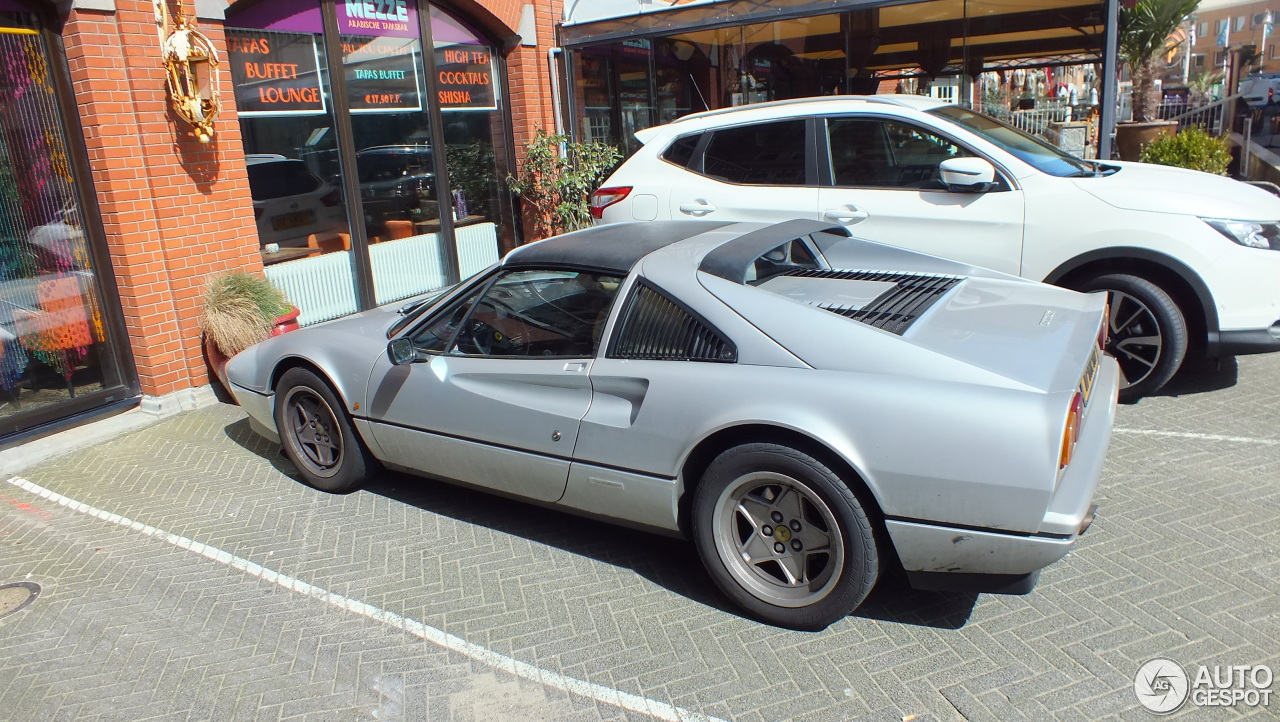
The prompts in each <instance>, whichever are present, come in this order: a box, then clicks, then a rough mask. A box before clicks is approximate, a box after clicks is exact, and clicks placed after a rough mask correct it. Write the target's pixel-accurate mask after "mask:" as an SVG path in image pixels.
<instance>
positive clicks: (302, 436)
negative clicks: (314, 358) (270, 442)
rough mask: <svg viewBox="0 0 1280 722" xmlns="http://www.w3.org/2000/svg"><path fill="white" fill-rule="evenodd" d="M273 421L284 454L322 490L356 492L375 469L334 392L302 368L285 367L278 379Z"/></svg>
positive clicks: (369, 455)
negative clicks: (285, 369)
mask: <svg viewBox="0 0 1280 722" xmlns="http://www.w3.org/2000/svg"><path fill="white" fill-rule="evenodd" d="M275 420H276V430H277V431H278V432H279V434H280V443H281V445H282V446H283V447H284V453H285V456H287V457H289V461H292V462H293V465H294V466H296V467H297V468H298V472H299V473H300V474H301V475H302V479H303V481H306V482H307V483H308V484H310V485H312V486H314V487H315V488H317V489H320V490H321V491H329V492H333V493H335V494H345V493H347V492H350V491H355V490H356V489H358V488H360V486H361V485H363V484H364V482H365V481H367V480H368V479H369V477H370V475H371V474H372V472H373V471H374V469H375V468H376V466H377V461H376V460H375V459H374V458H373V456H372V455H371V454H370V453H369V451H368V449H366V448H365V446H364V443H363V442H362V441H361V440H360V438H359V437H358V436H357V435H356V431H355V429H354V428H352V426H351V419H350V418H348V416H347V412H346V409H344V408H343V406H342V403H341V402H339V401H338V397H337V394H335V393H334V392H333V389H331V388H330V387H329V384H327V383H325V381H324V380H323V379H321V378H320V377H319V376H317V375H316V374H314V373H312V372H311V371H309V370H307V369H304V368H294V369H289V370H288V371H286V372H285V374H284V376H282V377H281V378H280V383H279V384H277V385H276V403H275Z"/></svg>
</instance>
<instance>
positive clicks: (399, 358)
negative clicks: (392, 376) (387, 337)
mask: <svg viewBox="0 0 1280 722" xmlns="http://www.w3.org/2000/svg"><path fill="white" fill-rule="evenodd" d="M387 358H389V359H391V363H392V364H394V365H396V366H403V365H404V364H411V363H413V362H414V361H417V360H418V349H416V348H414V346H413V339H410V338H405V337H403V336H401V337H400V338H393V339H391V341H390V342H389V343H387Z"/></svg>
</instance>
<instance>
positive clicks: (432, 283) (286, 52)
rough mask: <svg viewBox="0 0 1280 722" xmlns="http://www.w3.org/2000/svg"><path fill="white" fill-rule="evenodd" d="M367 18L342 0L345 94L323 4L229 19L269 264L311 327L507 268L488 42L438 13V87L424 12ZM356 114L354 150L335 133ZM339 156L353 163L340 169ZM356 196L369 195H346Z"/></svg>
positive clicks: (414, 6)
mask: <svg viewBox="0 0 1280 722" xmlns="http://www.w3.org/2000/svg"><path fill="white" fill-rule="evenodd" d="M371 7H372V6H371V5H369V4H368V3H364V2H358V1H357V0H337V2H336V7H335V11H336V13H337V18H338V31H339V35H338V39H337V45H338V47H339V49H340V57H341V77H342V79H343V85H344V86H345V89H346V90H345V93H343V94H342V96H341V97H337V96H335V94H334V90H333V83H331V82H330V80H329V69H328V68H327V66H326V62H325V58H326V53H325V49H326V45H325V35H324V29H323V23H322V20H321V15H320V8H319V5H318V3H316V2H315V0H299V2H290V3H277V2H259V3H257V4H255V5H251V6H249V7H247V8H244V9H242V10H240V11H238V12H235V13H233V14H232V16H231V17H229V18H228V21H227V24H228V29H227V37H228V49H229V54H230V56H231V57H230V63H229V65H230V66H231V70H232V73H233V79H234V81H235V85H236V94H237V103H238V106H239V108H240V111H241V112H240V115H241V128H242V135H243V137H244V143H245V152H246V159H247V162H248V165H249V180H250V185H251V186H252V188H251V191H252V193H253V197H254V206H255V212H256V213H257V217H258V235H259V241H260V243H261V245H262V253H263V262H264V264H266V273H267V277H268V278H270V279H271V280H272V281H273V282H274V283H276V284H277V285H278V286H280V287H282V288H283V289H284V290H285V292H286V294H288V295H289V297H290V300H291V301H292V302H293V303H294V304H296V305H297V306H298V307H299V308H300V309H302V316H301V319H300V320H301V322H302V323H304V324H306V323H314V322H317V321H322V320H325V319H328V318H334V317H336V316H341V315H344V314H348V313H352V312H354V311H356V310H359V308H360V307H361V305H362V304H361V302H360V301H359V300H358V299H360V298H366V299H367V298H368V297H369V296H372V299H373V302H374V303H376V304H384V303H391V302H394V301H398V300H401V299H404V298H408V297H412V296H416V295H420V294H423V293H426V292H429V291H432V290H435V289H437V288H440V287H441V286H444V285H446V284H447V283H448V282H449V280H450V277H451V276H452V275H454V274H455V273H457V274H459V275H461V276H462V277H465V276H468V275H470V274H472V273H474V272H475V271H478V270H480V269H482V268H485V267H487V266H488V265H490V264H491V263H492V262H493V261H496V260H497V257H498V245H499V241H500V240H501V241H502V242H503V243H504V244H505V245H507V246H508V247H509V246H512V245H514V227H513V224H512V222H511V221H510V217H511V216H512V215H513V214H512V212H511V209H510V208H509V201H508V200H507V199H505V198H504V197H503V194H502V193H501V192H500V180H499V179H500V178H502V177H504V176H505V172H506V169H505V168H503V167H499V160H498V159H500V158H505V157H506V156H507V155H508V153H507V150H506V148H505V143H504V139H505V138H506V131H505V122H504V120H503V116H502V113H501V109H500V107H499V101H500V94H499V88H500V84H499V82H498V68H497V61H496V60H495V56H494V52H493V48H492V46H491V44H490V43H488V42H487V41H484V40H483V39H481V37H480V36H479V35H478V34H477V33H475V32H474V31H472V30H471V29H469V28H468V27H467V26H466V25H465V24H464V23H462V22H461V21H459V20H458V19H456V18H454V17H453V16H451V15H449V14H447V13H444V12H443V11H440V10H437V9H431V10H430V11H429V12H430V23H431V27H432V32H433V39H434V48H433V53H434V56H433V57H432V60H433V61H434V66H435V67H434V73H433V74H432V76H431V77H428V75H427V71H426V69H427V67H429V65H428V63H427V59H426V58H425V57H424V55H423V52H424V51H423V45H422V42H421V38H420V37H419V27H420V24H419V16H418V14H419V12H428V9H427V6H426V5H425V4H419V3H415V2H412V1H410V2H401V3H396V4H395V13H394V15H393V16H389V17H384V16H385V15H386V13H382V12H381V11H377V13H376V14H377V16H376V17H370V16H369V13H370V12H374V11H372V10H370V8H371ZM335 64H336V61H335ZM282 69H283V70H282ZM433 106H434V107H435V108H438V109H439V110H440V111H441V113H442V116H443V117H444V119H445V121H444V123H443V127H442V128H436V127H434V126H433V124H432V122H431V117H432V114H431V110H432V109H433ZM347 118H349V120H350V127H351V133H350V137H349V138H345V137H342V136H344V135H345V133H341V132H338V131H337V130H335V128H336V127H337V126H339V125H345V119H347ZM337 120H343V121H344V122H343V123H337V122H336V121H337ZM341 143H349V144H350V146H349V147H350V150H349V151H346V150H345V149H343V152H340V148H341V146H340V144H341ZM344 152H349V153H351V155H346V156H345V157H346V158H352V157H354V167H350V168H344V167H343V166H342V161H341V160H340V157H342V156H343V153H344ZM442 169H445V170H447V173H448V178H447V179H446V178H441V177H439V176H438V173H439V172H440V171H441V170H442ZM352 175H354V176H355V182H354V183H344V178H349V177H350V176H352ZM352 187H355V188H358V189H359V194H358V197H354V198H344V188H352ZM286 190H287V193H286V194H285V195H281V193H285V192H286ZM504 218H505V219H507V220H506V221H505V222H504V220H503V219H504ZM450 244H454V247H453V248H450V247H449V246H450ZM455 261H456V264H457V265H456V267H455V266H454V262H455ZM360 269H367V270H360ZM357 272H359V273H365V274H367V275H365V276H362V277H359V276H358V273H357ZM360 278H363V280H360ZM370 285H371V286H372V288H371V289H368V287H369V286H370ZM361 287H363V288H365V289H366V290H364V291H363V293H357V289H358V288H361ZM370 291H371V292H370ZM366 303H367V301H366Z"/></svg>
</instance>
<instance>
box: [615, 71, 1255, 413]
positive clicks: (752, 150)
mask: <svg viewBox="0 0 1280 722" xmlns="http://www.w3.org/2000/svg"><path fill="white" fill-rule="evenodd" d="M636 137H637V138H639V140H640V141H641V142H642V143H644V147H642V148H641V149H640V150H638V151H637V152H636V153H635V154H634V155H632V156H631V157H630V158H628V159H627V161H626V162H625V163H623V164H622V165H621V166H620V167H619V168H618V169H617V171H615V172H614V173H613V175H612V176H611V177H610V178H609V179H608V180H607V181H605V184H604V186H603V187H601V189H600V190H598V191H596V193H595V195H594V196H593V197H592V214H593V215H594V216H595V218H596V219H597V221H596V222H597V223H614V222H618V221H631V220H656V219H666V218H677V219H678V218H709V219H716V220H740V221H774V220H781V219H786V218H795V217H804V218H817V219H820V220H826V221H830V222H832V223H833V224H840V225H845V226H852V227H853V228H852V229H851V230H852V232H853V234H854V235H855V236H858V237H860V238H865V239H868V240H872V241H879V242H881V243H886V244H891V245H895V246H902V247H905V248H910V249H913V250H917V251H923V252H925V253H931V254H933V255H937V256H943V257H946V258H952V259H956V260H959V261H963V262H966V263H969V264H972V265H975V266H985V267H987V268H993V269H996V270H999V271H1004V272H1006V273H1010V274H1014V275H1019V276H1022V277H1024V278H1030V279H1035V280H1043V281H1045V282H1047V283H1053V284H1057V285H1060V286H1065V287H1068V288H1073V289H1077V290H1081V291H1095V290H1105V291H1108V292H1110V296H1111V338H1110V341H1109V342H1108V349H1109V350H1110V351H1111V353H1112V354H1114V355H1115V357H1116V358H1117V359H1118V360H1119V362H1120V366H1121V369H1122V370H1123V371H1124V374H1125V380H1124V388H1123V389H1122V391H1121V394H1120V397H1121V399H1122V400H1125V401H1132V400H1134V399H1137V398H1139V397H1141V396H1143V395H1146V394H1150V393H1152V392H1154V391H1155V390H1157V389H1159V388H1160V387H1161V386H1163V385H1164V384H1165V383H1166V382H1167V381H1168V380H1169V379H1170V378H1171V377H1172V376H1173V374H1174V372H1176V371H1177V370H1178V368H1179V367H1180V366H1181V365H1182V362H1183V359H1184V358H1186V357H1187V356H1188V355H1198V356H1201V357H1207V358H1214V357H1218V356H1221V355H1234V354H1247V353H1262V352H1267V351H1277V350H1280V320H1278V319H1280V253H1277V251H1280V198H1277V197H1275V196H1273V195H1271V194H1269V193H1267V192H1265V191H1263V190H1260V189H1258V188H1255V187H1253V186H1250V185H1248V184H1245V183H1240V182H1237V181H1233V180H1230V179H1228V178H1223V177H1220V176H1215V175H1209V174H1206V173H1200V172H1196V171H1189V170H1182V169H1177V168H1169V167H1165V166H1154V165H1145V164H1141V163H1123V162H1119V161H1105V162H1096V161H1086V160H1081V159H1079V158H1076V157H1075V156H1072V155H1068V154H1067V153H1064V152H1062V151H1060V150H1058V149H1056V148H1054V147H1053V146H1051V145H1049V144H1047V143H1044V142H1043V141H1040V140H1038V139H1036V138H1033V137H1031V136H1029V135H1026V134H1024V133H1022V132H1021V131H1018V130H1015V129H1013V128H1011V127H1009V126H1006V125H1003V124H1001V123H999V122H997V121H995V120H992V119H991V118H988V117H987V116H984V115H981V114H979V113H975V112H972V111H970V110H966V109H964V108H961V107H958V106H955V105H948V104H945V103H942V102H940V101H936V100H932V99H929V98H923V97H917V96H907V95H890V96H867V97H854V96H844V97H828V98H812V99H805V100H795V101H780V102H776V103H766V104H762V105H754V106H749V107H744V108H734V109H727V110H717V111H710V112H706V113H699V114H695V115H690V116H686V117H684V118H681V119H679V120H677V121H675V122H673V123H670V124H668V125H664V126H659V127H654V128H647V129H645V130H642V131H640V132H638V133H637V134H636Z"/></svg>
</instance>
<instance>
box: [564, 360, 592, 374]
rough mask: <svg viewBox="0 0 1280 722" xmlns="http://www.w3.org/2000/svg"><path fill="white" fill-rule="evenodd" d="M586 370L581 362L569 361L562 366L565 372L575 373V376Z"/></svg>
mask: <svg viewBox="0 0 1280 722" xmlns="http://www.w3.org/2000/svg"><path fill="white" fill-rule="evenodd" d="M586 368H587V365H586V364H585V363H583V362H582V361H570V362H569V363H567V364H565V365H564V370H565V371H568V372H570V373H575V374H580V373H582V372H583V371H585V370H586Z"/></svg>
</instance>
